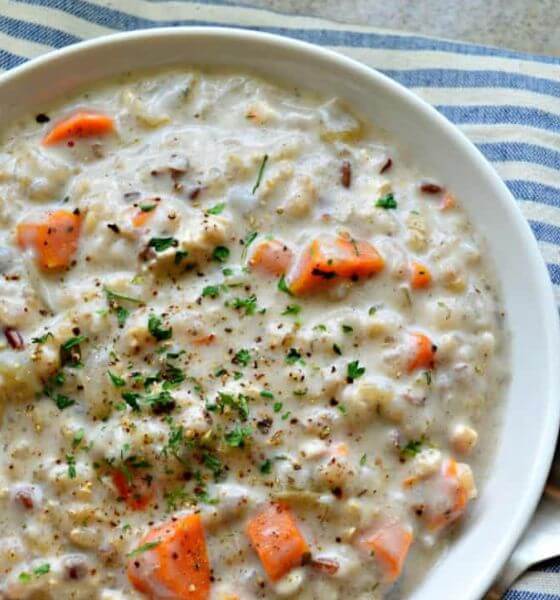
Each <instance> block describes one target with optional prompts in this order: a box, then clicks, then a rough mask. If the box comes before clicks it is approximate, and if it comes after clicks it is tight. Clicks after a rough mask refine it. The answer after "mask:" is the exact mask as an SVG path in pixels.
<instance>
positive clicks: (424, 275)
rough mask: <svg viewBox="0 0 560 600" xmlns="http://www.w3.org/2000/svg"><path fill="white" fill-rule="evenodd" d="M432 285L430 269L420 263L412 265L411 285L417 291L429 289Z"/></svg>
mask: <svg viewBox="0 0 560 600" xmlns="http://www.w3.org/2000/svg"><path fill="white" fill-rule="evenodd" d="M431 283H432V274H431V273H430V271H429V269H428V268H427V267H426V266H425V265H423V264H422V263H419V262H413V263H412V264H411V265H410V285H411V286H412V287H413V288H414V289H415V290H418V289H422V288H427V287H428V286H429V285H430V284H431Z"/></svg>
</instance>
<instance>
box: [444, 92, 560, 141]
mask: <svg viewBox="0 0 560 600" xmlns="http://www.w3.org/2000/svg"><path fill="white" fill-rule="evenodd" d="M457 93H458V94H460V92H457ZM436 108H437V109H438V110H439V112H440V113H442V114H443V115H444V116H445V117H447V118H448V119H449V120H450V121H452V122H453V123H455V124H456V125H472V124H477V125H497V124H503V125H525V126H528V127H537V128H538V129H546V130H547V131H554V132H557V133H560V115H557V114H554V113H551V112H547V111H545V110H541V109H539V108H528V107H526V106H510V105H507V106H494V105H492V104H487V105H476V106H446V105H439V106H436Z"/></svg>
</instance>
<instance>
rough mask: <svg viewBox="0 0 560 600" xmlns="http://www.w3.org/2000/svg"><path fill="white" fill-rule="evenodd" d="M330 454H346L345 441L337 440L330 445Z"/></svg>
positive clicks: (346, 445) (346, 446)
mask: <svg viewBox="0 0 560 600" xmlns="http://www.w3.org/2000/svg"><path fill="white" fill-rule="evenodd" d="M332 454H333V455H334V456H348V444H346V443H345V442H338V444H335V445H334V446H333V447H332Z"/></svg>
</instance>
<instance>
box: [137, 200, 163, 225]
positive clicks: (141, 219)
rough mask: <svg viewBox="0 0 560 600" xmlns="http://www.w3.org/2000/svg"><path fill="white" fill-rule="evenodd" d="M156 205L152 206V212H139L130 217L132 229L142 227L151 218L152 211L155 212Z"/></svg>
mask: <svg viewBox="0 0 560 600" xmlns="http://www.w3.org/2000/svg"><path fill="white" fill-rule="evenodd" d="M156 208H157V205H156V206H154V208H153V209H152V210H139V211H138V212H137V213H136V214H135V215H134V216H133V217H132V224H133V225H134V227H144V226H145V225H146V223H147V222H148V221H149V220H150V219H151V218H152V215H153V214H154V211H155V210H156Z"/></svg>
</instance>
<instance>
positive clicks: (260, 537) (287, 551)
mask: <svg viewBox="0 0 560 600" xmlns="http://www.w3.org/2000/svg"><path fill="white" fill-rule="evenodd" d="M247 536H248V537H249V540H250V541H251V545H252V546H253V548H254V549H255V551H256V553H257V554H258V555H259V558H260V560H261V563H262V566H263V568H264V570H265V571H266V574H267V575H268V577H269V578H270V580H271V581H278V579H280V578H282V577H283V576H284V575H285V574H286V573H288V572H289V571H291V570H292V569H294V568H295V567H299V566H300V565H301V564H302V563H303V562H304V561H305V558H306V556H309V547H308V546H307V542H306V541H305V538H304V537H303V535H302V534H301V532H300V530H299V528H298V526H297V523H296V520H295V518H294V516H293V514H292V512H291V510H290V509H289V508H288V507H287V506H286V505H284V504H281V503H277V502H274V503H272V504H270V505H268V506H267V507H266V508H264V509H263V510H262V511H261V512H260V513H258V514H257V515H256V516H255V517H253V518H252V519H251V520H250V521H249V523H248V525H247Z"/></svg>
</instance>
